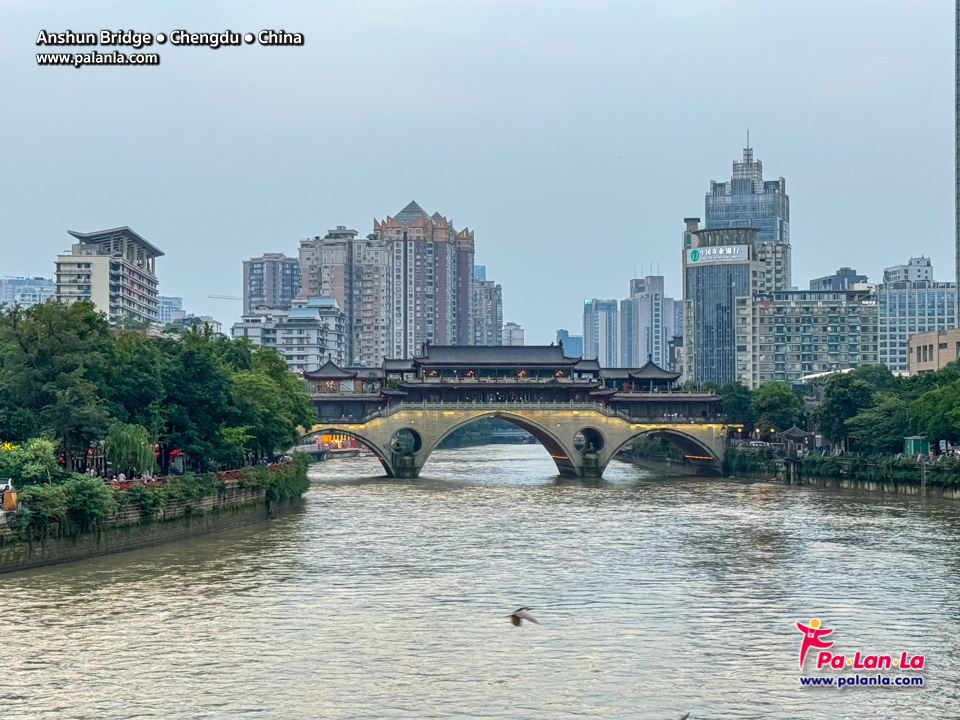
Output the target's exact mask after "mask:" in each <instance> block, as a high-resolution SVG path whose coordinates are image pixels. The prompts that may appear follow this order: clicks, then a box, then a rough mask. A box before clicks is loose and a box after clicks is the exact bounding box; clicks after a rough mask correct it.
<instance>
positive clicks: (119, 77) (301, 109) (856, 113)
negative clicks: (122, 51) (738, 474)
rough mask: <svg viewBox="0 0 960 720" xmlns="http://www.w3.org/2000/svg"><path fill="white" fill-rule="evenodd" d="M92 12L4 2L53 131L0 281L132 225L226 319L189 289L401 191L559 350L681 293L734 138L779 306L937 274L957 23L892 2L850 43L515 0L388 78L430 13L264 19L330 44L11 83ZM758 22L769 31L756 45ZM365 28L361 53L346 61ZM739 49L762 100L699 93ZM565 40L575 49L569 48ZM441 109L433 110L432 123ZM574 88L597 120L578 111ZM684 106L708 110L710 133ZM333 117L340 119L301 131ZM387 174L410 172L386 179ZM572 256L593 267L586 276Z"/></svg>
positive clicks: (34, 153)
mask: <svg viewBox="0 0 960 720" xmlns="http://www.w3.org/2000/svg"><path fill="white" fill-rule="evenodd" d="M106 7H107V6H106V5H98V4H97V3H91V4H86V5H84V6H83V7H75V8H67V9H64V10H63V11H61V12H57V13H54V12H53V10H52V8H48V7H44V6H32V5H18V6H14V7H13V8H12V9H11V10H10V11H9V13H8V14H9V22H7V23H5V24H4V27H3V29H2V30H0V33H2V38H3V40H4V42H3V43H2V48H0V52H2V53H3V58H4V65H5V68H6V72H8V73H11V80H12V81H11V82H10V83H7V88H8V93H9V95H10V97H11V102H13V103H14V104H16V105H17V106H18V107H20V108H22V112H18V113H17V114H16V116H15V117H12V118H10V119H9V120H8V132H9V134H10V135H11V136H13V137H18V136H25V135H28V134H29V132H31V131H36V130H37V129H39V130H41V131H43V132H44V137H46V138H48V141H47V142H45V143H43V144H42V146H30V145H26V144H23V145H18V144H16V143H14V144H13V145H12V147H11V149H10V156H9V158H8V167H9V169H10V170H9V172H8V173H6V174H5V177H4V179H3V180H2V181H0V182H3V183H4V185H3V191H4V195H5V197H7V198H8V199H9V207H10V208H12V211H11V212H9V213H6V214H4V216H3V217H2V218H0V237H2V238H4V242H8V243H15V244H16V250H15V252H14V253H13V255H12V256H10V257H7V258H6V262H5V265H4V270H3V274H11V275H23V276H36V275H43V276H50V275H52V272H53V263H52V261H51V258H52V257H54V256H55V255H56V254H57V253H58V252H60V251H62V250H63V249H65V244H64V242H63V240H62V238H63V230H64V229H65V228H74V227H80V228H98V227H114V226H117V225H120V224H125V225H129V226H131V227H136V228H138V232H142V233H143V234H144V235H145V236H146V237H150V238H153V239H154V240H155V242H156V243H157V244H158V246H160V247H163V248H164V249H165V251H166V252H167V254H168V258H174V257H176V258H179V259H180V260H179V261H178V262H177V263H173V262H168V263H163V264H161V265H160V267H159V268H158V273H159V277H160V284H161V292H162V293H163V294H165V295H175V296H183V297H184V305H185V307H189V308H190V309H191V311H193V312H196V313H200V314H210V315H214V316H215V317H218V318H221V319H222V321H223V322H224V323H225V324H229V323H230V322H231V321H232V320H234V319H236V318H237V317H239V314H240V310H241V307H240V303H235V305H231V304H230V303H228V302H225V301H216V300H209V299H208V298H207V295H210V294H214V295H217V294H219V295H239V294H240V293H239V288H238V287H237V271H236V268H239V267H240V262H241V261H242V260H243V259H245V258H250V257H255V256H258V255H260V254H261V253H263V252H272V251H284V252H286V253H287V254H291V253H293V252H294V251H295V249H296V243H297V241H298V240H299V239H300V238H304V237H312V236H314V235H316V234H322V233H323V232H324V231H325V230H326V229H327V228H330V227H335V226H336V225H338V224H345V225H346V226H347V227H354V228H357V229H358V230H360V231H361V232H367V227H368V226H369V225H370V222H371V220H372V218H373V217H375V216H376V217H383V214H384V213H387V212H392V211H395V209H396V208H399V207H403V205H404V204H405V203H406V202H408V201H409V200H410V198H411V197H416V198H419V199H421V201H422V202H426V203H429V205H430V207H431V208H442V209H443V212H444V213H447V214H448V215H449V216H450V217H453V218H457V219H463V220H469V224H470V227H471V228H472V229H474V230H476V232H477V233H479V235H478V237H482V238H483V247H484V249H483V252H482V255H483V257H482V258H481V259H480V262H482V263H483V264H485V265H486V266H487V268H488V272H489V274H490V276H491V277H494V278H496V279H497V282H499V283H500V284H501V285H502V286H503V288H504V290H505V292H506V293H510V292H518V293H522V294H518V295H516V296H514V297H508V298H505V299H506V304H507V311H508V313H509V314H510V315H511V317H512V318H513V319H515V320H516V321H517V322H519V323H520V324H521V325H523V326H524V327H525V328H527V335H528V341H530V342H534V341H536V342H550V341H551V340H552V339H553V333H554V332H555V329H556V328H557V327H564V326H571V325H573V326H574V327H576V318H577V315H578V312H579V306H580V305H581V304H582V302H583V300H584V299H587V298H591V297H606V296H607V295H608V294H609V292H610V290H608V289H607V288H614V287H621V286H623V284H624V283H625V282H626V281H627V280H628V279H629V277H627V275H626V274H625V273H623V268H624V266H625V267H633V266H634V265H637V266H640V265H645V264H649V263H653V264H654V265H656V263H659V264H660V274H663V275H664V276H665V278H666V283H667V288H666V291H667V292H668V293H669V294H670V295H671V296H672V297H678V296H679V274H680V267H679V261H678V255H679V254H678V253H677V252H676V245H675V238H676V223H677V218H682V217H686V216H690V215H700V214H701V213H702V210H701V207H702V206H701V202H702V196H703V192H704V185H705V183H706V182H707V181H708V180H709V179H711V178H713V179H716V180H723V179H724V178H725V176H726V173H727V171H728V169H729V163H730V161H731V160H732V159H734V158H736V157H737V156H738V155H739V149H740V148H741V147H742V146H743V144H744V139H745V137H746V131H747V129H748V128H749V129H750V139H751V144H752V145H753V146H754V147H755V148H756V151H757V153H758V154H759V155H760V156H761V157H763V160H764V163H765V164H766V166H767V168H768V169H769V171H772V172H773V174H774V175H776V176H778V175H783V176H785V177H787V178H788V181H789V183H790V184H789V190H790V195H791V200H792V201H793V206H794V207H793V213H792V217H791V225H792V227H791V243H792V245H793V259H794V263H793V265H794V267H793V275H794V282H793V284H794V285H796V286H798V287H804V285H805V282H804V281H806V280H808V279H810V278H815V277H820V276H823V275H825V274H827V273H829V272H833V271H834V270H835V269H836V268H837V267H840V266H843V265H847V266H850V267H856V268H857V269H858V271H859V272H861V273H864V274H866V275H868V276H869V277H871V278H875V277H879V274H880V272H881V270H882V268H883V267H885V266H887V265H889V264H891V263H893V262H897V261H898V260H899V258H900V255H902V252H900V251H898V250H897V248H898V247H899V246H901V245H902V244H903V243H904V242H909V243H910V244H911V245H913V246H916V247H917V252H924V253H925V254H927V255H930V256H931V257H932V258H933V261H934V263H935V264H936V265H937V266H939V267H942V268H945V269H946V268H948V267H950V264H951V262H952V261H953V258H949V257H948V256H947V248H948V247H949V246H948V240H947V238H948V237H949V236H948V233H949V232H950V230H949V229H948V225H947V223H948V222H949V218H950V217H951V215H952V212H953V208H952V206H953V204H954V198H953V197H951V196H950V195H949V191H948V189H947V186H948V183H949V180H948V178H949V176H950V174H952V173H953V172H954V168H953V167H952V166H951V165H950V164H949V157H950V155H952V154H953V151H952V149H951V148H950V147H949V144H948V143H951V142H952V140H951V136H950V135H949V130H948V127H949V123H951V122H953V121H954V118H953V115H954V108H953V107H952V105H951V104H950V101H949V93H951V92H952V89H949V88H950V85H949V83H950V82H951V74H952V73H951V71H952V69H953V68H951V67H949V64H948V61H947V60H946V58H947V53H950V52H951V45H952V44H953V42H954V37H953V33H951V32H950V31H949V28H950V25H949V20H950V18H949V16H948V15H947V13H948V12H950V11H952V10H953V8H952V7H947V6H939V5H938V6H936V7H934V6H932V5H930V6H919V7H917V6H910V7H906V6H897V5H895V4H890V5H888V6H884V9H883V12H870V13H869V22H867V23H864V21H863V13H862V12H858V11H855V9H849V10H846V9H841V10H836V8H833V6H827V5H825V4H818V3H813V4H810V3H804V4H799V3H797V4H794V5H783V6H778V7H777V9H776V12H775V13H771V11H770V9H769V7H767V6H766V5H760V4H759V3H754V2H738V3H732V2H712V3H695V4H692V5H687V4H684V5H683V6H682V7H676V4H675V3H666V2H649V3H644V4H636V5H630V6H623V7H617V8H616V11H614V7H613V6H612V5H609V6H608V5H598V6H596V7H592V8H589V9H588V8H584V7H577V6H575V5H573V4H567V5H562V6H559V7H557V6H551V7H550V12H549V13H547V12H545V9H546V8H547V6H545V5H541V4H537V3H530V4H529V5H525V6H524V7H514V6H507V5H503V6H500V7H499V10H498V11H497V12H496V13H494V14H491V13H489V12H488V11H487V10H485V9H483V8H481V7H479V6H476V7H457V8H454V7H452V6H450V7H446V6H441V7H433V6H430V10H431V27H430V34H431V38H432V40H431V42H428V43H425V44H424V46H423V47H422V48H421V49H420V50H419V51H417V52H415V53H405V54H402V56H401V57H395V54H393V53H389V52H386V48H388V47H391V46H392V44H393V42H394V41H395V39H396V33H397V32H406V31H407V30H409V29H412V28H414V27H418V26H419V23H420V19H421V18H422V17H423V13H424V11H425V10H426V7H427V6H426V5H423V6H420V5H418V4H416V3H415V4H412V5H406V6H403V7H398V6H396V5H395V4H374V3H358V4H356V5H355V6H351V7H349V8H347V7H342V8H335V9H334V8H320V7H318V8H312V7H310V8H308V7H306V6H301V5H291V4H288V5H284V4H283V3H280V4H278V5H277V6H276V8H275V10H274V12H275V19H271V22H275V23H277V24H281V23H282V24H283V25H284V27H286V28H287V29H288V30H291V29H294V28H297V27H299V28H300V30H301V31H304V32H306V31H307V30H308V29H314V28H317V27H330V28H335V29H340V30H342V32H333V33H331V34H329V36H327V37H325V39H324V41H323V42H321V41H320V40H319V39H318V38H319V36H318V35H317V34H316V32H314V35H312V36H311V35H309V34H308V35H307V38H306V43H305V45H304V46H302V47H299V48H296V49H294V48H274V49H271V50H269V52H271V53H273V55H272V56H271V62H272V63H274V64H273V65H271V66H270V68H269V72H268V71H267V68H266V67H264V66H262V63H261V60H262V52H265V51H258V52H246V51H243V52H241V51H240V50H239V49H237V48H224V49H221V50H217V51H211V50H209V49H207V48H180V49H177V50H174V49H172V48H170V47H167V48H166V49H165V50H164V53H163V65H161V66H159V67H156V68H150V69H149V70H148V71H147V72H139V73H136V74H132V73H125V74H124V71H122V70H121V69H117V68H103V69H91V68H86V69H82V70H77V71H72V73H67V72H63V71H54V70H53V69H45V70H43V71H38V70H37V68H35V67H32V69H31V70H30V72H29V77H30V78H31V82H30V84H29V85H27V84H24V83H23V82H22V81H20V80H18V79H17V78H18V77H27V76H28V74H27V66H28V65H31V64H32V65H35V60H34V59H33V55H32V53H33V52H34V51H35V47H34V45H33V43H34V41H35V39H36V30H37V28H38V27H48V28H52V27H60V26H63V27H67V26H70V27H73V28H74V29H77V28H85V27H87V26H88V25H89V24H90V23H91V21H92V19H93V18H94V17H97V16H98V13H99V14H101V15H102V13H101V12H100V11H101V10H103V11H105V9H106ZM827 7H830V8H831V12H830V15H831V22H830V23H829V24H824V23H823V22H822V18H821V12H820V10H821V9H825V8H827ZM371 10H373V12H371ZM250 12H251V11H250V10H248V9H245V8H242V7H238V8H235V9H232V11H231V19H230V21H229V22H230V24H231V25H235V26H236V27H240V26H244V25H245V24H247V23H250V22H252V20H253V18H252V16H251V15H250V14H249V13H250ZM374 17H376V18H378V19H377V20H376V21H374V20H373V19H372V18H374ZM544 17H549V18H550V22H549V23H546V24H545V23H544V22H543V18H544ZM773 21H777V25H778V28H779V30H778V32H777V33H775V34H771V33H769V32H766V30H767V29H768V28H769V25H770V23H771V22H773ZM116 22H121V20H117V21H116ZM122 22H124V23H126V25H127V26H134V27H137V28H142V29H143V30H144V31H147V30H152V31H154V32H157V31H159V30H161V29H162V30H168V29H169V28H168V26H171V24H175V25H176V26H177V27H188V28H196V29H197V30H209V29H211V27H210V25H211V20H210V18H209V17H208V15H207V14H206V13H205V12H204V11H203V10H202V9H201V8H195V7H191V6H187V5H185V4H178V3H171V4H169V5H166V6H164V7H163V8H160V9H157V8H154V9H147V8H129V9H128V10H127V11H126V12H125V14H124V17H123V19H122ZM217 22H218V23H220V24H222V23H223V22H224V20H223V19H222V18H218V20H217ZM258 22H259V23H260V24H262V22H263V21H258ZM473 28H476V29H473ZM491 29H495V30H496V32H492V33H491V32H490V30H491ZM359 35H362V36H363V37H364V38H365V41H364V45H365V46H366V47H367V50H366V51H365V52H364V53H362V54H359V55H358V54H357V53H354V52H351V51H350V50H351V48H353V47H354V46H353V43H352V40H351V38H355V37H357V36H359ZM732 35H736V36H741V35H748V36H752V37H754V38H755V39H756V41H757V47H756V52H757V53H759V54H761V55H765V56H768V55H771V54H772V55H774V56H776V57H777V58H778V62H776V63H769V64H764V65H763V66H762V67H760V68H758V69H757V70H756V72H757V73H758V75H756V76H755V77H754V82H758V83H762V84H763V86H764V87H765V88H766V90H765V93H764V97H763V98H762V99H761V98H759V97H757V98H755V99H751V98H749V97H748V98H747V99H744V97H743V95H742V93H731V92H730V88H729V86H728V85H724V84H718V85H716V86H713V85H705V84H704V83H703V68H704V67H705V63H706V61H707V60H708V59H709V58H711V57H715V56H716V55H717V54H720V53H724V52H727V51H728V45H727V40H726V39H727V37H728V36H732ZM890 37H898V38H902V40H903V41H902V42H901V43H890V42H889V38H890ZM314 38H317V39H316V40H314ZM481 38H483V39H484V42H483V43H480V42H478V40H479V39H481ZM573 38H576V39H577V46H578V48H579V49H578V50H577V52H575V53H571V52H570V51H569V50H568V49H565V48H568V47H569V46H570V44H571V43H570V41H571V40H572V39H573ZM921 39H922V41H921ZM811 43H815V44H816V46H817V47H818V48H819V50H818V52H817V53H816V54H815V55H813V56H811V55H810V54H809V53H808V52H807V50H808V48H809V46H810V44H811ZM464 45H465V46H467V47H469V48H471V51H470V53H467V54H461V53H460V52H459V51H458V50H459V49H460V48H462V47H463V46H464ZM346 55H349V56H351V57H352V58H353V59H352V61H351V62H350V63H346V64H344V63H342V62H341V61H340V59H341V58H342V57H345V56H346ZM468 57H470V58H472V59H471V60H470V61H467V60H466V58H468ZM877 57H881V58H882V61H880V62H876V61H873V60H871V61H869V62H867V60H866V59H867V58H877ZM317 73H319V74H320V76H319V78H318V77H316V74H317ZM276 77H280V78H281V80H280V81H279V82H276V81H275V80H274V79H275V78H276ZM597 78H602V79H603V82H601V83H598V82H596V81H597ZM294 87H310V88H312V89H311V91H310V92H308V93H301V92H291V88H294ZM676 88H688V90H687V91H685V92H677V91H676ZM467 89H469V92H468V91H467ZM224 90H226V91H227V92H224ZM117 93H120V94H122V95H124V96H125V97H127V98H128V101H129V102H130V103H131V104H132V105H140V106H142V107H143V108H144V109H145V110H146V112H145V113H143V114H142V115H141V116H140V117H138V121H137V122H136V123H124V124H123V126H122V127H120V128H117V127H115V126H114V124H111V123H105V122H103V121H102V117H101V116H100V114H99V113H97V112H93V110H94V108H97V107H102V106H103V104H104V103H107V102H109V101H110V98H111V97H115V96H116V94H117ZM435 93H439V94H440V95H441V96H443V95H444V93H446V98H447V101H446V102H445V103H437V104H434V105H431V106H428V105H427V104H425V103H423V102H422V100H421V98H423V97H432V96H433V95H434V94H435ZM569 93H575V94H579V95H581V96H582V97H584V98H585V99H586V100H587V102H584V103H582V104H578V106H577V107H570V106H569V105H568V104H567V103H565V102H563V99H564V98H566V97H568V96H569ZM694 104H696V107H698V108H702V107H709V108H710V119H709V121H707V120H706V118H705V116H704V114H703V113H698V112H696V111H695V110H694ZM330 106H335V107H336V108H337V111H336V112H318V111H317V109H318V108H320V107H323V108H326V107H330ZM62 107H70V108H71V109H72V112H71V122H70V123H69V124H66V123H61V122H55V120H54V119H55V118H57V117H59V116H60V112H61V108H62ZM504 108H510V109H511V112H509V113H504V112H503V109H504ZM224 118H229V119H228V120H226V121H225V120H224ZM848 118H856V122H851V121H849V120H848ZM318 123H319V125H318ZM81 138H82V139H83V142H80V139H81ZM66 158H70V160H69V161H67V160H66ZM426 158H429V159H430V161H429V162H423V160H424V159H426ZM103 163H112V164H113V165H114V166H115V167H123V166H129V167H131V168H137V176H138V178H139V179H138V181H137V182H129V181H128V180H127V179H125V178H124V176H125V173H117V174H116V175H115V176H102V177H99V178H98V180H97V182H95V183H92V182H89V181H88V180H87V179H86V178H87V172H88V168H89V167H96V166H99V165H101V164H103ZM390 165H399V166H402V167H404V172H403V173H401V174H395V173H387V172H383V168H384V167H387V166H390ZM870 177H883V179H884V182H883V183H880V184H876V183H872V182H866V181H865V178H870ZM840 187H842V188H844V195H843V200H842V202H840V201H839V199H838V195H837V188H840ZM571 209H576V210H571ZM908 209H909V211H908ZM571 211H572V212H576V211H581V212H586V213H589V214H590V217H591V220H592V223H593V225H592V227H591V228H590V230H589V231H588V234H589V236H590V237H591V238H599V239H601V240H602V242H600V243H599V244H598V243H597V242H593V241H591V242H584V241H585V239H586V238H585V236H584V229H583V228H582V227H581V226H579V225H578V223H575V222H571V216H570V212H571ZM545 247H549V248H551V249H552V250H553V252H551V253H545V252H543V249H544V248H545ZM598 250H599V252H601V253H602V257H601V258H596V257H593V255H595V253H596V252H598ZM584 257H588V258H590V260H589V264H590V267H591V271H590V272H589V273H578V272H577V270H578V269H581V268H582V267H584V264H585V263H584ZM604 258H606V261H604ZM211 267H215V268H218V269H219V268H223V270H222V271H220V270H218V272H216V273H210V272H209V269H210V268H211ZM532 268H535V269H536V271H535V272H531V269H532ZM558 277H563V278H565V280H564V282H561V283H557V282H555V280H554V279H555V278H558Z"/></svg>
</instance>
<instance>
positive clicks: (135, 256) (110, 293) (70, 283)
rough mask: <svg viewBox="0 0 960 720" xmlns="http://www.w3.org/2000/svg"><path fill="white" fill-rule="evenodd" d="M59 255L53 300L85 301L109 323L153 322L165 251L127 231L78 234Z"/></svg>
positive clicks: (125, 229)
mask: <svg viewBox="0 0 960 720" xmlns="http://www.w3.org/2000/svg"><path fill="white" fill-rule="evenodd" d="M68 232H69V233H70V234H71V235H72V236H73V237H74V238H76V239H77V241H78V242H76V243H74V244H73V246H72V248H71V250H70V253H69V254H67V253H65V254H63V255H59V256H57V275H56V280H57V298H58V299H60V300H63V301H64V302H67V303H71V302H76V301H78V300H89V301H91V302H92V303H93V304H94V305H95V306H96V308H97V310H100V311H101V312H103V313H106V315H107V319H108V320H109V321H110V322H116V321H117V320H119V319H121V318H129V319H132V320H135V321H138V322H157V319H158V313H157V305H158V302H157V297H158V295H157V285H158V283H157V275H156V259H157V258H158V257H160V256H162V255H163V253H162V252H161V251H160V250H159V249H158V248H156V247H155V246H154V245H152V244H151V243H149V242H148V241H147V240H146V239H145V238H143V237H142V236H140V235H138V234H137V233H135V232H134V231H133V230H131V229H130V228H129V227H126V226H123V227H118V228H112V229H110V230H99V231H97V232H90V233H81V232H76V231H74V230H68Z"/></svg>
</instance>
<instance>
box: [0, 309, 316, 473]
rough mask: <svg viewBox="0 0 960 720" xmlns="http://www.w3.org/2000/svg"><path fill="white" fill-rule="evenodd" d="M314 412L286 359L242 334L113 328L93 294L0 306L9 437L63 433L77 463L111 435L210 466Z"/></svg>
mask: <svg viewBox="0 0 960 720" xmlns="http://www.w3.org/2000/svg"><path fill="white" fill-rule="evenodd" d="M314 418H315V415H314V413H313V411H312V409H311V406H310V402H309V398H308V396H307V395H306V393H305V392H304V390H303V388H302V383H301V382H300V380H299V379H298V378H297V377H296V376H295V375H293V373H291V372H290V371H289V369H288V368H287V366H286V363H284V361H283V359H282V358H281V357H280V356H279V355H278V354H277V353H276V352H275V351H274V350H272V349H269V348H257V347H255V346H253V345H252V344H251V343H250V342H249V341H248V340H246V339H245V338H241V339H237V340H230V339H228V338H225V337H222V336H213V334H212V333H211V332H210V331H209V329H207V328H204V329H192V330H187V331H185V332H184V333H182V334H180V335H179V336H177V337H160V338H154V337H148V336H147V335H146V334H144V333H143V331H142V330H139V329H131V330H123V329H118V330H117V331H114V329H113V328H111V327H110V326H109V325H108V324H107V322H106V320H105V318H104V316H103V315H102V314H101V313H98V312H97V311H96V309H95V308H94V306H93V305H92V304H91V303H88V302H77V303H73V304H71V305H66V304H63V303H60V302H56V301H50V302H45V303H42V304H39V305H35V306H33V307H30V308H27V309H23V308H20V307H16V306H15V307H3V306H0V442H3V441H9V442H13V443H16V444H20V443H24V442H26V441H27V440H29V439H30V438H36V437H40V436H46V437H48V438H51V439H56V442H57V444H58V445H59V450H60V452H62V453H63V454H64V456H65V459H66V461H67V464H68V465H70V460H71V459H72V458H82V457H83V456H84V455H85V453H86V450H87V448H89V447H90V446H91V445H94V444H97V443H100V442H103V441H104V440H107V439H108V438H109V439H110V443H109V444H110V445H111V446H112V452H113V453H114V454H115V455H117V456H118V457H119V458H122V459H123V462H125V463H130V462H131V460H132V459H133V458H139V464H144V463H146V460H145V459H144V455H143V452H144V451H143V442H144V440H145V441H146V442H147V443H148V444H149V445H150V446H151V447H156V448H157V450H158V452H159V455H160V461H161V464H162V465H164V466H165V464H166V462H167V461H168V459H169V457H170V453H171V452H172V451H173V450H174V449H176V450H179V451H180V452H181V453H183V454H184V456H185V457H186V459H187V461H188V463H189V464H190V465H191V466H193V467H194V468H197V469H205V466H207V465H210V464H216V463H225V464H226V463H230V464H233V463H235V462H236V461H237V460H238V459H239V458H243V457H245V456H247V455H253V456H256V457H265V456H270V455H272V454H273V453H275V452H278V451H283V450H286V449H287V448H289V447H290V446H291V445H293V444H295V443H296V440H297V437H298V431H297V428H298V427H300V426H302V427H305V428H306V427H310V426H312V425H313V423H314ZM131 428H132V429H131ZM137 428H139V429H137ZM82 462H83V461H82V459H81V460H79V463H80V464H82ZM74 465H77V463H74ZM138 469H140V470H141V471H142V470H143V469H145V468H138Z"/></svg>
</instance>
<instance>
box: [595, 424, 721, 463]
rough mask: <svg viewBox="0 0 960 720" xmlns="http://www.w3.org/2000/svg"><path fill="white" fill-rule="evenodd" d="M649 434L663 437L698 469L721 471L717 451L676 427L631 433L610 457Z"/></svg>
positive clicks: (648, 429) (614, 449)
mask: <svg viewBox="0 0 960 720" xmlns="http://www.w3.org/2000/svg"><path fill="white" fill-rule="evenodd" d="M644 436H649V437H656V438H662V439H664V440H666V441H668V442H670V443H671V444H673V445H674V446H675V447H677V448H678V449H679V450H680V451H681V452H683V455H684V458H686V459H687V460H688V461H690V464H691V465H692V466H693V467H694V468H695V469H696V470H698V471H702V470H708V471H711V472H716V473H719V470H720V465H721V463H722V462H723V458H722V457H719V456H718V455H717V453H716V451H715V450H714V449H713V448H711V447H710V446H709V445H707V444H706V443H704V442H703V441H702V440H700V439H699V438H696V437H694V436H693V435H690V434H688V433H685V432H683V431H682V430H677V429H676V428H646V429H644V430H641V431H639V432H636V433H633V434H631V435H630V436H629V437H628V438H627V439H626V440H624V441H623V442H621V443H620V444H619V445H618V446H617V447H615V448H613V451H612V452H611V453H610V459H611V460H612V459H613V458H615V457H616V456H617V455H618V454H619V453H620V452H621V451H622V450H623V449H624V448H625V447H627V446H628V445H629V444H630V443H632V442H633V441H634V440H636V439H637V438H640V437H644Z"/></svg>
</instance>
